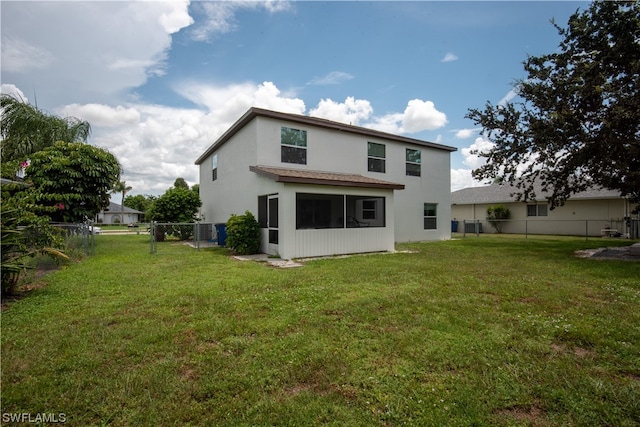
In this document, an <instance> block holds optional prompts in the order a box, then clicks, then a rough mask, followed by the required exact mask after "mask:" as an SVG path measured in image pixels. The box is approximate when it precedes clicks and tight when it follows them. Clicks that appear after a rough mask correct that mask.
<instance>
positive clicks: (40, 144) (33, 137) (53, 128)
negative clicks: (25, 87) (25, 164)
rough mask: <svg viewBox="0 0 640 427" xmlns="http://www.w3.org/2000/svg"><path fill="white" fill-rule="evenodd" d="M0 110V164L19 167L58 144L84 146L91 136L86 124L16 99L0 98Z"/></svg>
mask: <svg viewBox="0 0 640 427" xmlns="http://www.w3.org/2000/svg"><path fill="white" fill-rule="evenodd" d="M0 107H1V109H2V123H1V124H2V131H1V135H2V146H1V154H2V162H3V164H5V163H7V162H17V164H19V162H21V161H24V160H26V159H27V158H28V157H29V155H31V154H32V153H35V152H37V151H40V150H42V149H44V148H46V147H49V146H51V145H53V144H54V143H55V142H57V141H64V142H87V138H89V135H90V134H91V125H90V124H89V122H86V121H84V120H80V119H78V118H76V117H65V118H62V117H58V116H53V115H50V114H48V113H46V112H44V111H42V110H40V109H39V108H38V107H36V106H33V105H31V104H29V103H28V102H26V101H25V100H24V99H22V98H20V97H18V96H15V95H9V94H2V95H1V97H0ZM3 166H4V165H3ZM3 169H4V168H3Z"/></svg>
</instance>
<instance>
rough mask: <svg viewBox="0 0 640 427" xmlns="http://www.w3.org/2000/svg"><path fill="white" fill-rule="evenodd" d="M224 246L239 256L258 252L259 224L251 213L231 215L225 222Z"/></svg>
mask: <svg viewBox="0 0 640 427" xmlns="http://www.w3.org/2000/svg"><path fill="white" fill-rule="evenodd" d="M226 246H227V247H228V248H229V249H231V250H232V251H234V252H235V253H237V254H239V255H250V254H256V253H258V252H260V224H258V221H256V218H255V217H254V216H253V214H252V213H251V212H249V211H246V212H245V213H244V215H231V218H229V220H228V221H227V243H226Z"/></svg>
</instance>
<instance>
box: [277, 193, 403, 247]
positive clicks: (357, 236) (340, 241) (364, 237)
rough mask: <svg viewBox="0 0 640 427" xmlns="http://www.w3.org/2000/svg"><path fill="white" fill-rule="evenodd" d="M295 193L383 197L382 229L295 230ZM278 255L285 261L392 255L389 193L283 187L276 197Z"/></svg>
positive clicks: (391, 208) (392, 207)
mask: <svg viewBox="0 0 640 427" xmlns="http://www.w3.org/2000/svg"><path fill="white" fill-rule="evenodd" d="M296 193H319V194H344V195H353V196H372V197H385V198H386V199H385V215H386V227H363V228H334V229H321V230H313V229H312V230H298V229H296ZM279 196H280V197H279V225H280V235H281V236H282V237H285V238H284V239H281V240H280V245H279V247H278V254H279V255H280V256H281V257H282V258H285V259H291V258H305V257H314V256H325V255H340V254H353V253H362V252H386V251H393V250H394V249H395V246H394V211H395V209H394V197H393V191H392V190H375V189H367V188H351V187H331V186H324V185H299V184H287V185H285V188H284V191H283V192H282V193H280V195H279Z"/></svg>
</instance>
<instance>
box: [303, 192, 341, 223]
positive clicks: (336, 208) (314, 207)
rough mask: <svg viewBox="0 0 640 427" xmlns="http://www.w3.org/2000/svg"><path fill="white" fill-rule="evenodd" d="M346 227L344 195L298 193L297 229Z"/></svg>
mask: <svg viewBox="0 0 640 427" xmlns="http://www.w3.org/2000/svg"><path fill="white" fill-rule="evenodd" d="M323 228H344V196H343V195H336V194H313V193H297V194H296V229H298V230H305V229H323Z"/></svg>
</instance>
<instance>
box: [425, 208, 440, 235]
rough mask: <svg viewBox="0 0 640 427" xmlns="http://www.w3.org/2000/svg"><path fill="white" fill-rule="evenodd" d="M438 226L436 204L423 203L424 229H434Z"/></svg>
mask: <svg viewBox="0 0 640 427" xmlns="http://www.w3.org/2000/svg"><path fill="white" fill-rule="evenodd" d="M437 228H438V205H437V203H425V204H424V229H425V230H436V229H437Z"/></svg>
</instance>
